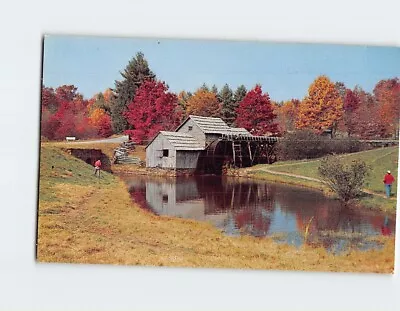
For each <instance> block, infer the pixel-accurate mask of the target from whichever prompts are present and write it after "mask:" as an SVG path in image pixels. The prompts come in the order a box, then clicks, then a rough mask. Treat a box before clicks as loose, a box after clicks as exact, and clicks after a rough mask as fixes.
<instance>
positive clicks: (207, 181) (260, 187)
mask: <svg viewBox="0 0 400 311" xmlns="http://www.w3.org/2000/svg"><path fill="white" fill-rule="evenodd" d="M123 179H124V180H125V182H126V184H127V185H128V188H129V192H130V195H131V197H132V199H133V200H134V201H135V202H136V203H138V204H139V205H140V206H141V207H142V208H144V209H147V210H150V211H152V212H153V213H155V214H157V215H168V216H174V217H181V218H188V219H194V220H199V221H206V222H209V223H212V224H213V225H214V226H215V227H217V228H218V229H220V230H221V231H222V232H223V233H224V234H226V235H230V236H238V235H253V236H256V237H266V236H267V237H272V238H273V239H274V240H275V241H276V242H277V243H287V244H291V245H295V246H300V245H302V244H303V243H304V242H305V241H307V243H308V244H310V245H316V246H323V247H325V248H326V249H327V250H328V251H329V252H332V253H334V254H339V253H342V252H344V251H346V250H348V249H349V248H355V249H359V250H367V249H371V248H375V249H378V248H380V247H381V246H382V244H381V243H380V242H379V236H380V235H391V234H394V232H395V217H394V216H393V215H385V214H384V213H383V212H377V211H371V210H368V209H362V208H361V209H360V208H357V209H356V208H349V207H343V206H341V204H340V203H339V201H337V200H333V199H329V198H326V197H325V196H324V195H323V194H322V193H321V192H319V191H314V190H309V189H306V188H301V187H293V186H288V185H284V184H277V183H270V182H266V181H261V180H250V179H240V178H233V177H224V176H191V177H179V178H167V177H150V176H129V177H123ZM306 232H307V233H306Z"/></svg>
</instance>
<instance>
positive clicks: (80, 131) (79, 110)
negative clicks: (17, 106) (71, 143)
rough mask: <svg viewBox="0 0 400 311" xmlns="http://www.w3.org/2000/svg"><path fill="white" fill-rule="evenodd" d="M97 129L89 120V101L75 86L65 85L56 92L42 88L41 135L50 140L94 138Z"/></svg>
mask: <svg viewBox="0 0 400 311" xmlns="http://www.w3.org/2000/svg"><path fill="white" fill-rule="evenodd" d="M96 134H97V129H96V128H95V127H94V126H92V125H91V124H90V122H89V119H88V101H87V100H84V99H83V96H82V95H81V94H79V93H78V92H77V88H76V87H75V86H73V85H63V86H60V87H58V88H57V89H56V90H53V89H52V88H46V87H43V88H42V118H41V135H43V136H45V137H47V138H48V139H51V140H53V139H56V140H59V139H64V138H65V136H77V137H79V138H89V137H94V136H96Z"/></svg>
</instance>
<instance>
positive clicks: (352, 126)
mask: <svg viewBox="0 0 400 311" xmlns="http://www.w3.org/2000/svg"><path fill="white" fill-rule="evenodd" d="M359 107H360V99H359V98H358V96H357V93H355V92H353V91H352V90H350V89H347V90H346V93H345V96H344V100H343V110H344V113H343V123H344V127H345V129H346V132H347V135H348V136H351V135H352V134H353V133H354V132H355V131H356V128H357V126H358V118H357V112H358V108H359Z"/></svg>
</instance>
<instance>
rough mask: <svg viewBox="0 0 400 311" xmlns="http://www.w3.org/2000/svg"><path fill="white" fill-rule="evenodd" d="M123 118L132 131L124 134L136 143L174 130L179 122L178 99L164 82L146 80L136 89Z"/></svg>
mask: <svg viewBox="0 0 400 311" xmlns="http://www.w3.org/2000/svg"><path fill="white" fill-rule="evenodd" d="M124 116H125V118H126V120H127V122H128V123H129V125H130V126H131V128H132V129H130V130H127V131H126V133H127V134H129V135H132V138H133V139H134V140H135V141H137V142H138V143H142V142H143V141H144V140H149V139H151V138H153V137H154V136H155V135H156V134H157V133H158V132H159V131H160V130H166V131H168V130H175V128H176V127H177V126H178V125H179V123H180V120H181V110H180V109H179V106H178V98H177V96H176V95H175V94H174V93H170V92H168V87H167V85H166V84H165V83H164V82H158V81H154V80H147V81H145V82H143V83H142V85H141V86H140V87H139V88H138V90H137V92H136V95H135V98H134V99H133V101H132V102H131V103H130V104H129V105H128V109H127V111H126V112H125V113H124Z"/></svg>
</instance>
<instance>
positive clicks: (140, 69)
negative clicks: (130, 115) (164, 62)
mask: <svg viewBox="0 0 400 311" xmlns="http://www.w3.org/2000/svg"><path fill="white" fill-rule="evenodd" d="M121 76H122V77H123V79H122V80H121V81H115V89H114V93H115V98H113V104H112V105H111V118H112V127H113V130H114V133H121V132H123V131H124V130H127V129H128V122H127V121H126V119H125V117H124V115H123V114H124V112H125V111H126V109H127V106H128V105H129V104H130V103H131V102H132V101H133V99H134V97H135V94H136V90H137V89H138V88H139V87H140V86H141V85H142V83H143V82H144V81H146V80H155V74H154V73H153V72H152V71H151V70H150V68H149V65H148V63H147V61H146V59H145V58H144V54H143V53H141V52H139V53H137V54H136V57H133V58H132V60H131V61H130V62H129V63H128V65H127V66H126V68H125V70H124V71H123V72H121Z"/></svg>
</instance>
